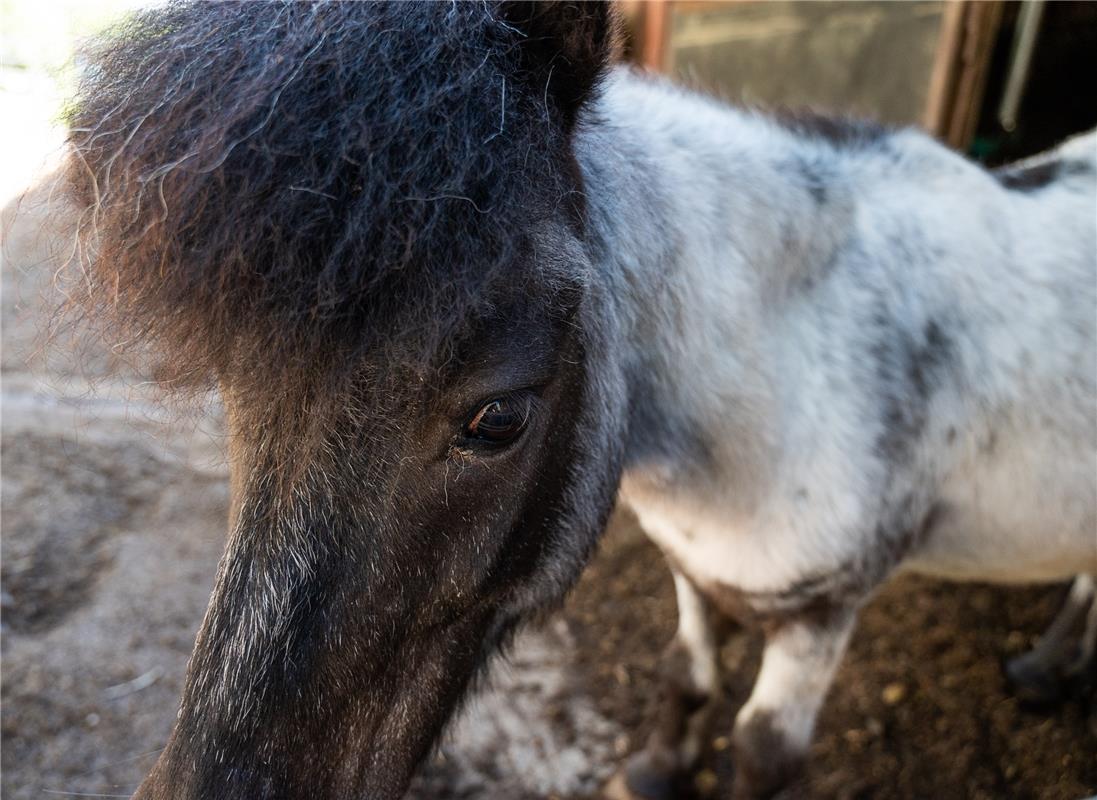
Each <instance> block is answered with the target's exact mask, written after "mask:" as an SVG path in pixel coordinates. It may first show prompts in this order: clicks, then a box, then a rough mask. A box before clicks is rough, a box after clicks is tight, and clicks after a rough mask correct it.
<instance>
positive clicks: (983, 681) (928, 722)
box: [0, 197, 1097, 800]
mask: <svg viewBox="0 0 1097 800" xmlns="http://www.w3.org/2000/svg"><path fill="white" fill-rule="evenodd" d="M13 210H14V209H13V208H12V207H9V208H8V209H7V210H6V211H5V212H4V219H3V228H2V230H3V237H4V253H3V256H4V265H3V272H2V278H3V337H4V348H3V374H2V377H3V388H2V401H3V408H2V410H3V440H2V458H3V462H2V487H0V488H2V506H3V507H2V513H3V536H2V553H0V557H2V571H3V576H2V582H3V594H2V634H0V647H2V651H3V697H2V705H3V719H2V728H3V732H2V735H3V740H2V745H3V746H2V792H3V796H4V797H5V798H8V799H9V800H24V799H25V798H42V797H59V796H66V795H68V796H79V795H89V794H91V795H92V796H107V797H124V796H128V793H130V792H131V791H132V790H133V789H134V788H135V787H136V785H137V784H138V782H139V781H140V779H141V776H142V775H143V774H144V773H145V771H146V770H147V769H148V768H149V766H150V765H151V763H152V761H153V760H154V759H155V756H156V754H157V752H158V748H159V747H160V746H162V744H163V742H164V740H165V738H166V736H167V734H168V731H169V729H170V726H171V723H172V720H173V718H174V716H175V708H176V702H177V699H178V696H179V692H180V687H181V681H182V677H183V672H184V669H185V665H186V661H187V657H188V655H189V653H190V649H191V646H192V644H193V640H194V634H195V631H196V630H197V627H198V624H199V621H200V619H201V615H202V612H203V610H204V608H205V604H206V599H207V596H208V593H209V590H210V587H211V585H212V582H213V575H214V570H215V567H216V563H217V558H218V555H219V552H220V548H221V543H222V537H223V528H224V524H225V515H226V513H227V503H228V492H227V487H226V471H225V467H224V458H223V444H224V443H223V440H222V438H221V423H220V418H219V415H218V412H217V410H216V407H215V406H211V408H210V409H209V410H207V411H206V412H204V413H202V414H194V413H192V414H181V413H179V412H165V411H164V410H163V409H162V408H161V407H160V406H159V405H158V404H157V403H156V402H155V398H154V396H153V395H152V393H151V392H150V390H149V389H148V388H147V386H145V387H143V386H142V385H141V384H140V381H141V374H140V373H139V372H136V371H134V370H132V369H130V368H129V367H127V366H126V365H125V364H118V363H115V361H114V359H113V358H112V357H111V356H110V353H109V352H108V351H107V350H105V349H104V348H101V347H99V346H96V345H94V344H92V345H90V346H80V347H78V346H77V345H76V344H75V342H76V341H79V340H68V339H66V338H65V337H63V336H62V337H59V338H58V339H57V340H56V341H55V342H54V345H53V346H52V347H51V348H48V349H42V348H41V332H42V331H43V330H44V327H45V323H46V321H47V320H48V318H49V316H50V314H49V310H50V309H51V308H52V307H53V306H54V304H55V303H56V302H57V297H56V295H55V294H53V293H52V291H51V290H50V289H49V288H48V287H49V286H50V277H51V276H52V273H53V270H54V269H55V265H54V262H52V261H51V260H50V258H49V257H48V253H47V250H48V247H47V245H48V244H49V242H50V241H51V239H52V231H53V229H54V227H55V225H56V223H57V222H58V221H59V220H61V219H63V218H64V213H63V211H59V210H58V209H57V207H56V206H54V207H52V208H51V207H50V206H49V205H47V204H43V203H40V202H38V199H36V198H35V197H31V198H30V199H29V200H27V201H24V204H23V206H22V209H21V213H19V214H13ZM1062 593H1063V589H1062V587H1045V588H1038V589H997V588H990V587H985V586H963V587H959V586H952V585H946V584H938V583H932V582H928V581H922V580H910V579H904V580H900V581H898V582H896V583H894V584H892V585H891V586H889V587H888V588H887V589H886V590H885V591H883V592H882V593H881V594H880V595H879V596H878V597H877V598H876V599H875V600H874V601H873V602H872V604H871V605H870V606H869V607H868V608H867V610H866V611H865V613H864V615H863V619H862V623H861V625H860V628H859V629H858V632H857V634H856V637H855V639H854V642H853V645H852V651H851V653H850V654H849V655H848V657H847V658H846V660H845V662H844V665H843V667H842V669H841V671H840V673H839V675H838V678H837V681H836V684H835V686H834V689H833V691H832V692H831V694H830V696H829V699H828V701H827V704H826V708H825V711H824V713H823V715H822V718H821V720H820V722H819V729H818V735H817V737H816V743H815V745H814V747H813V750H812V760H811V766H810V771H809V773H808V775H807V777H806V779H805V781H804V783H803V784H802V785H800V786H798V787H795V788H794V789H793V790H792V791H791V792H790V793H788V796H790V797H808V798H897V799H901V798H1002V797H1011V798H1048V799H1051V800H1056V799H1059V798H1061V799H1062V800H1077V799H1078V798H1081V797H1086V796H1089V795H1093V794H1095V793H1097V689H1095V684H1097V681H1090V682H1089V684H1088V685H1086V686H1081V687H1078V691H1077V692H1076V693H1075V694H1074V695H1073V696H1072V697H1071V698H1070V699H1068V700H1066V701H1064V702H1063V703H1062V704H1060V705H1058V706H1057V707H1054V708H1050V709H1041V710H1029V709H1025V708H1022V707H1021V706H1020V705H1019V704H1018V702H1017V701H1016V700H1015V699H1014V698H1012V697H1011V696H1010V694H1009V692H1008V691H1007V690H1006V687H1005V685H1004V682H1003V679H1002V676H1001V670H1000V661H1001V660H1002V658H1003V657H1005V656H1008V655H1010V654H1012V653H1016V652H1019V651H1021V650H1022V649H1024V648H1025V647H1027V646H1028V645H1030V644H1031V642H1032V641H1033V639H1034V637H1035V636H1036V635H1037V634H1038V633H1039V632H1040V631H1041V630H1042V628H1043V627H1044V626H1045V625H1046V623H1047V622H1048V621H1049V620H1050V618H1051V616H1052V615H1053V614H1054V612H1055V610H1056V609H1057V606H1058V603H1059V601H1060V599H1061V597H1062ZM674 621H675V609H674V596H673V590H672V585H671V582H670V577H669V574H668V573H667V571H666V569H665V567H664V566H663V564H662V562H661V560H660V557H659V555H658V553H657V552H656V551H655V550H654V548H653V547H652V546H651V545H650V544H648V543H647V542H646V540H645V539H644V537H643V534H642V533H641V532H640V531H639V530H638V529H637V528H636V526H635V524H634V523H633V522H632V521H631V519H630V518H629V517H628V516H627V515H625V514H620V515H618V516H617V518H615V520H614V522H613V524H612V526H611V531H610V532H609V534H608V535H607V537H606V539H605V542H604V544H603V546H602V548H601V551H600V553H599V554H598V556H597V557H596V559H595V560H594V562H593V563H592V564H591V566H590V568H589V569H588V570H587V572H586V573H585V575H584V577H583V579H582V581H581V582H580V584H579V586H578V587H577V589H576V590H575V592H574V593H573V595H572V596H571V598H570V600H569V602H568V603H567V605H566V606H565V607H564V608H563V609H562V611H561V612H559V613H557V614H556V615H554V616H553V617H552V618H551V619H550V621H549V622H548V623H547V624H546V625H545V626H544V627H542V628H539V629H536V630H532V631H529V632H528V633H526V634H525V635H524V636H522V637H521V638H520V640H519V641H518V643H517V645H516V646H515V648H514V650H513V651H512V652H511V654H510V656H509V658H508V659H507V660H506V661H505V662H501V663H500V664H499V665H498V666H497V668H496V669H495V672H494V679H493V681H492V684H491V686H490V687H489V688H488V690H487V691H486V692H485V693H483V694H482V695H481V696H480V697H479V698H478V699H477V700H476V701H474V702H473V703H472V704H471V705H470V707H469V709H468V710H467V712H466V713H465V714H464V715H463V716H462V718H461V720H460V721H459V722H458V723H457V724H456V725H455V726H454V728H453V729H452V730H451V732H450V734H449V735H448V736H447V738H446V741H445V743H444V745H443V746H442V748H441V750H440V753H439V755H438V756H437V757H436V758H434V759H433V760H432V761H430V762H429V763H428V764H426V765H425V766H424V769H423V773H422V775H421V776H420V777H419V778H418V779H417V781H416V784H415V786H414V788H413V790H412V795H411V796H412V797H414V798H417V799H418V800H427V798H442V799H444V798H482V797H483V798H514V800H522V798H548V797H555V798H560V799H561V800H563V799H564V798H593V797H596V796H597V790H598V787H599V786H600V785H601V784H602V782H603V781H604V780H605V779H606V778H607V777H608V776H609V774H610V773H611V772H612V770H613V769H614V766H615V765H616V764H617V763H619V762H620V760H621V759H622V758H623V757H624V756H625V755H627V754H628V753H629V752H631V751H633V750H635V749H637V748H638V747H640V746H641V745H642V743H643V740H644V737H645V735H646V730H647V727H648V724H649V721H650V720H651V718H652V710H653V704H654V702H655V700H656V698H657V696H658V692H657V691H656V688H655V687H656V682H655V671H656V662H657V656H658V653H659V652H660V651H661V649H662V647H663V646H664V644H665V643H666V641H667V640H668V638H669V637H670V635H671V634H672V632H673V629H674ZM759 647H760V642H759V640H758V638H757V636H754V635H750V634H747V633H742V632H739V633H735V634H733V635H732V636H731V637H730V638H729V639H728V641H727V642H726V644H725V645H724V647H723V650H722V658H723V662H724V665H725V667H726V690H727V691H726V695H727V696H726V700H725V701H724V702H723V703H722V704H721V709H720V724H719V726H718V728H717V730H716V731H715V733H714V737H713V741H712V743H711V744H712V746H711V748H710V752H709V753H708V754H707V755H706V757H705V762H704V764H703V768H702V769H701V770H700V771H699V772H698V773H697V775H696V776H695V778H694V779H693V781H692V782H691V783H687V784H686V785H684V786H683V788H682V794H683V797H702V798H704V797H710V796H721V795H722V794H726V792H727V790H728V787H729V786H730V780H731V775H732V771H733V767H732V764H731V761H730V757H729V754H728V750H727V739H726V734H727V733H728V732H729V731H730V725H731V720H732V717H733V713H734V709H735V708H736V707H737V706H738V705H739V704H741V703H742V702H743V700H744V699H745V697H746V695H747V692H748V690H749V687H750V683H751V680H752V677H753V673H754V671H755V669H756V667H757V663H758V657H759ZM92 793H94V794H92Z"/></svg>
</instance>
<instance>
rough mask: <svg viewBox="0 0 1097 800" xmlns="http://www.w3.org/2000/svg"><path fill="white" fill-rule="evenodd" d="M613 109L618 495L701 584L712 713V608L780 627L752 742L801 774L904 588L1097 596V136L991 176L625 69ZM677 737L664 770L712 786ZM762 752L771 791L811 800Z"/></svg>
mask: <svg viewBox="0 0 1097 800" xmlns="http://www.w3.org/2000/svg"><path fill="white" fill-rule="evenodd" d="M594 113H595V116H594V117H593V118H594V119H595V120H597V122H594V123H592V124H591V126H590V128H589V129H587V130H586V131H585V132H583V133H581V135H580V136H579V137H578V145H577V150H578V153H579V157H580V161H581V163H583V165H584V167H585V185H586V187H587V193H588V199H589V201H590V206H591V208H592V220H593V221H594V222H595V227H596V230H598V231H599V232H600V233H601V235H602V241H601V242H600V246H601V247H602V250H601V251H600V252H601V253H603V255H604V258H605V265H604V269H605V274H606V275H607V276H608V279H609V280H610V281H613V285H614V295H615V296H616V297H619V298H622V301H621V302H620V304H619V305H620V308H621V314H622V316H623V317H624V318H625V319H626V320H628V322H627V323H626V329H627V330H628V333H627V339H628V341H629V343H630V345H631V348H630V350H629V357H628V358H629V369H628V370H627V371H628V374H629V375H630V376H631V377H632V385H631V397H632V398H634V399H633V401H632V402H633V414H632V418H631V420H630V425H629V430H630V438H629V448H628V450H627V451H626V462H625V472H624V475H623V478H622V486H621V497H622V499H623V500H624V501H625V502H626V503H627V504H628V505H630V506H631V507H632V508H633V509H634V510H635V511H636V513H637V516H638V517H639V520H640V522H641V525H642V526H643V527H644V529H645V530H646V531H647V533H648V534H649V535H650V536H651V538H652V539H654V541H655V542H656V543H657V544H658V545H659V546H660V547H661V548H662V550H663V551H664V552H665V553H666V555H667V556H668V558H669V560H670V562H671V565H672V567H673V568H674V571H675V573H676V576H675V577H676V584H677V588H678V597H679V605H680V610H681V613H682V615H683V616H682V620H681V624H680V633H679V640H680V644H681V645H684V647H685V649H686V651H687V653H688V658H689V659H690V662H691V664H692V670H691V680H690V683H691V684H692V685H691V686H688V687H687V689H691V690H693V691H696V692H699V693H701V695H704V696H707V695H710V694H712V693H715V692H716V691H718V680H717V676H716V669H715V656H714V649H713V640H712V636H711V634H707V633H706V632H705V631H704V625H703V619H702V614H701V611H702V609H703V603H702V600H701V597H704V598H705V599H707V600H708V601H709V602H710V603H711V604H713V605H715V606H716V607H717V608H718V609H720V610H723V611H725V612H727V613H729V614H732V615H734V616H737V617H739V618H742V619H746V620H748V621H756V622H761V623H763V624H765V625H766V626H767V627H768V628H769V629H770V630H771V633H772V635H771V646H770V648H769V649H767V656H766V661H765V663H764V665H763V669H762V672H761V674H760V676H759V681H758V684H757V685H756V688H755V691H754V693H753V695H752V698H751V700H750V701H749V702H748V704H747V705H746V706H745V707H744V709H743V711H742V712H741V713H740V716H739V722H738V723H737V731H739V732H743V731H749V730H750V727H751V720H756V719H763V720H764V726H765V727H766V729H767V730H768V731H770V732H772V729H776V730H777V731H778V732H779V733H778V736H777V737H776V741H778V742H781V741H783V742H785V743H786V745H785V746H786V747H788V749H790V750H796V751H801V750H802V749H804V748H806V745H807V742H808V740H809V738H810V733H811V726H812V723H813V719H814V715H815V710H816V709H817V708H818V707H819V705H820V703H821V702H822V699H823V694H824V693H825V691H826V687H827V685H828V684H829V680H830V675H831V674H832V673H833V670H834V668H835V667H836V665H837V663H838V660H839V659H840V657H841V653H842V651H843V648H844V646H845V641H846V638H847V637H848V635H849V631H850V629H851V627H852V625H853V619H854V616H855V613H856V609H857V608H858V607H859V606H860V605H861V604H862V603H863V602H864V601H865V600H866V599H867V597H868V596H869V594H870V593H871V591H872V590H873V589H874V588H875V587H876V586H877V585H878V584H879V583H880V582H881V581H882V580H884V579H885V578H887V577H888V576H889V575H891V574H892V573H894V572H896V571H900V570H911V571H918V572H923V573H929V574H932V575H937V576H944V577H950V578H959V579H981V580H995V581H1048V580H1061V579H1064V578H1066V577H1070V576H1072V575H1074V574H1076V573H1078V572H1095V571H1097V516H1095V515H1097V484H1095V482H1094V476H1095V475H1097V409H1095V406H1094V398H1095V397H1097V349H1095V343H1097V316H1095V314H1094V309H1095V308H1097V274H1095V268H1097V234H1095V226H1094V220H1095V219H1097V193H1095V185H1094V176H1095V174H1097V173H1095V159H1097V136H1094V135H1092V134H1091V135H1089V136H1087V137H1084V138H1079V139H1077V140H1074V141H1072V142H1071V143H1069V144H1068V145H1065V146H1064V147H1063V148H1061V149H1060V150H1059V151H1057V152H1055V153H1053V154H1049V155H1048V156H1046V157H1044V158H1043V159H1038V160H1034V161H1033V162H1032V163H1030V164H1026V165H1023V166H1019V167H1015V168H1013V169H1012V170H1011V171H1006V172H1003V173H1001V174H999V175H994V174H991V173H988V172H987V171H986V170H984V169H982V168H980V167H978V166H976V165H974V164H972V163H971V162H969V161H967V160H965V159H963V158H961V157H959V156H958V155H956V154H955V153H953V152H951V151H948V150H947V149H945V148H944V147H942V146H940V145H939V144H937V143H935V142H933V141H932V140H931V139H929V138H928V137H926V136H925V135H923V134H920V133H918V132H915V131H911V130H908V131H896V132H888V131H885V130H882V129H877V128H873V127H871V126H866V125H863V124H851V123H843V122H840V121H833V120H820V119H812V118H805V119H801V120H796V119H792V120H788V121H778V120H776V119H773V118H768V117H766V116H763V115H759V114H755V113H744V112H740V111H735V110H732V109H729V108H726V107H723V106H719V105H717V104H715V103H713V102H711V101H709V100H706V99H704V98H699V97H697V96H694V95H689V94H686V93H684V92H681V91H680V90H677V89H674V88H671V87H668V86H666V85H664V84H661V83H658V82H653V81H651V80H648V79H644V78H637V77H634V76H632V75H630V74H628V73H626V72H624V71H621V72H618V73H617V74H616V75H615V76H614V77H613V79H611V80H610V81H608V83H607V86H606V89H605V94H604V96H603V98H602V100H601V102H600V104H599V105H597V106H596V107H595V111H594ZM608 154H613V155H612V156H610V155H608ZM613 158H616V159H618V161H617V162H616V163H612V166H607V161H610V160H611V159H613ZM605 176H608V177H605ZM1087 585H1088V584H1087ZM691 595H692V596H691ZM698 595H700V597H699V596H698ZM1080 602H1082V603H1083V606H1082V607H1083V609H1084V603H1085V602H1088V601H1085V600H1083V601H1080ZM1092 624H1093V623H1092V622H1091V625H1092ZM790 630H793V631H795V632H794V633H790V632H789V631H790ZM782 636H784V637H785V638H790V639H791V643H789V644H787V645H782V643H781V641H782ZM1091 637H1092V634H1091ZM1089 646H1090V647H1092V644H1090V645H1089ZM678 713H679V712H672V713H671V715H670V716H671V717H674V716H675V714H678ZM658 735H659V734H657V736H656V739H657V738H658ZM678 735H680V736H681V737H682V738H683V740H684V741H682V742H674V741H673V737H670V739H669V740H668V741H662V742H658V741H654V742H653V744H652V746H650V747H649V749H650V750H651V751H652V752H654V753H655V754H656V755H657V756H658V757H656V758H654V759H651V760H654V761H655V762H659V761H660V759H661V760H662V762H663V763H664V764H665V762H667V761H670V762H671V763H679V764H680V763H681V762H683V761H684V762H687V763H688V762H689V761H690V760H691V759H692V757H693V754H694V753H695V752H696V750H697V747H698V743H697V742H695V741H689V738H690V737H689V736H688V735H687V734H686V732H685V731H680V732H679V734H678ZM754 738H764V737H760V736H758V735H755V736H754ZM770 741H771V742H772V741H774V739H773V737H772V736H771V737H770ZM740 746H741V747H743V748H744V749H746V750H747V751H748V752H749V751H750V749H751V748H750V746H749V745H745V746H744V745H743V744H742V743H740ZM668 749H671V750H674V749H676V750H678V751H680V753H683V752H684V755H681V754H680V755H678V756H671V755H669V754H668V753H667V752H666V750H668ZM660 751H662V753H661V755H660ZM759 755H760V757H761V759H762V761H763V763H760V764H757V765H754V767H753V773H754V774H755V780H754V781H753V790H756V791H761V792H765V791H766V790H767V789H768V788H770V787H772V786H775V785H779V784H780V783H782V782H784V781H786V780H787V779H788V777H789V773H790V772H791V768H790V765H789V763H787V762H789V761H794V760H795V759H794V758H792V757H791V756H789V754H786V753H784V752H781V749H780V748H776V750H774V749H773V748H772V746H771V748H770V750H769V751H768V752H764V753H760V754H759ZM676 758H677V759H678V761H677V762H675V759H676ZM740 758H741V760H743V759H749V758H750V756H749V755H746V754H741V756H740ZM642 766H643V767H644V769H643V770H642V771H641V772H642V773H644V772H647V773H650V772H652V771H654V772H656V773H658V772H660V771H661V770H663V769H665V766H662V765H658V764H657V765H656V766H655V767H652V765H651V764H645V765H642ZM632 782H633V784H636V785H638V786H639V787H640V789H644V788H646V789H647V791H648V793H650V794H659V793H664V792H665V791H666V789H665V785H663V786H664V788H657V789H652V788H651V787H652V786H653V785H656V786H659V785H660V784H658V782H656V781H654V780H653V777H652V776H651V775H650V774H641V775H640V776H639V777H637V776H633V781H632ZM634 788H635V787H634Z"/></svg>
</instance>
